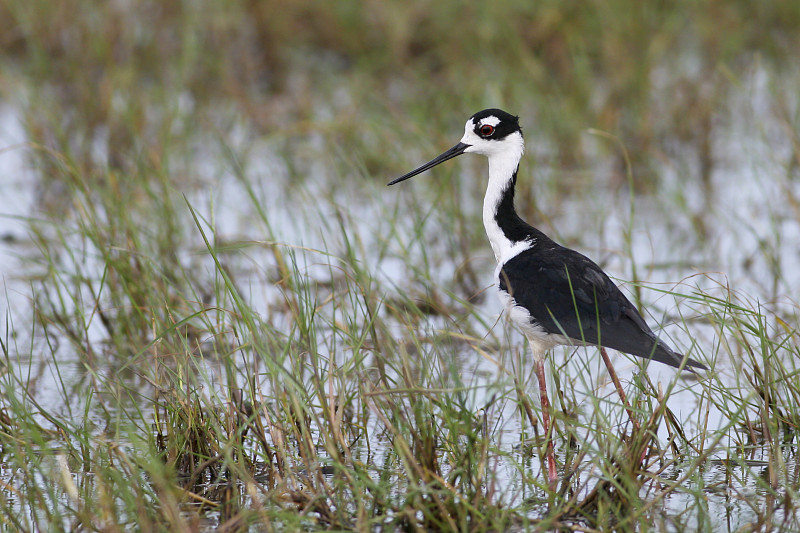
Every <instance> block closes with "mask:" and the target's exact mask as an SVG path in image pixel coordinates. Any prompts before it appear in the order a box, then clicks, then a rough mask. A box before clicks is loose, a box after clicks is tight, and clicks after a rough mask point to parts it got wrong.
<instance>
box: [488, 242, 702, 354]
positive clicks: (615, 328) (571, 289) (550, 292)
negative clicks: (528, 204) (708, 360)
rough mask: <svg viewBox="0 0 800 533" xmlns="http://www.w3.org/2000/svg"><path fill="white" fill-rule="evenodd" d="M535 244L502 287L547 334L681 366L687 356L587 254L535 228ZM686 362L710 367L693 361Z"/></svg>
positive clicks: (506, 270)
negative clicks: (653, 326)
mask: <svg viewBox="0 0 800 533" xmlns="http://www.w3.org/2000/svg"><path fill="white" fill-rule="evenodd" d="M529 228H530V231H531V236H532V237H534V239H535V244H534V245H533V247H532V248H530V249H529V250H526V251H524V252H522V253H520V254H519V255H517V256H516V257H514V258H512V259H511V260H509V261H508V262H507V263H506V264H505V265H504V267H503V268H502V270H501V272H500V280H499V282H500V289H501V290H503V291H506V292H508V293H509V294H510V295H511V296H512V297H513V298H514V300H515V301H516V303H517V304H518V305H521V306H523V307H525V308H526V309H528V311H529V312H530V314H531V317H532V318H533V320H535V321H536V323H537V324H539V325H540V326H541V327H542V328H544V329H545V331H547V332H548V333H553V334H559V335H564V336H566V337H569V338H570V339H572V340H573V341H575V342H576V344H584V343H586V344H594V345H600V346H605V347H607V348H613V349H614V350H619V351H621V352H625V353H629V354H632V355H636V356H639V357H643V358H645V359H653V360H655V361H659V362H661V363H665V364H667V365H670V366H673V367H678V366H680V364H681V361H682V360H683V356H681V355H679V354H677V353H675V352H674V351H672V349H670V348H669V347H668V346H667V345H666V344H664V343H663V342H662V341H660V340H659V339H658V338H657V337H656V336H655V334H654V333H653V332H652V331H651V330H650V328H649V327H648V326H647V324H646V323H645V321H644V319H643V318H642V317H641V315H640V314H639V312H638V311H637V310H636V308H635V307H634V306H633V304H632V303H631V302H630V301H629V300H628V299H627V298H626V297H625V295H624V294H622V292H621V291H620V290H619V288H617V286H616V285H615V284H614V282H612V281H611V279H609V277H608V276H607V275H606V274H605V272H603V271H602V269H601V268H600V267H599V266H597V265H596V264H595V263H594V262H593V261H592V260H591V259H589V258H588V257H586V256H584V255H582V254H580V253H578V252H576V251H574V250H570V249H569V248H565V247H563V246H560V245H559V244H556V243H555V242H553V241H552V240H551V239H550V238H548V237H547V236H546V235H544V234H543V233H541V232H540V231H538V230H536V229H535V228H532V227H530V226H529ZM686 365H687V366H690V367H696V368H705V366H703V365H702V364H700V363H698V362H697V361H694V360H692V359H688V360H687V362H686Z"/></svg>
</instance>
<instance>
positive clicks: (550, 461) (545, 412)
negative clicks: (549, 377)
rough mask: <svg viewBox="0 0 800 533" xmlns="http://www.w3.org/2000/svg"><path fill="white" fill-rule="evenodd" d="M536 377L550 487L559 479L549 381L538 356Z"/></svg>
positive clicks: (542, 362)
mask: <svg viewBox="0 0 800 533" xmlns="http://www.w3.org/2000/svg"><path fill="white" fill-rule="evenodd" d="M535 365H536V378H537V379H538V380H539V396H540V398H541V404H542V425H543V426H544V438H545V442H546V446H547V449H546V451H545V460H546V461H547V480H548V481H549V483H550V487H555V485H556V482H557V481H558V475H557V474H556V459H555V452H554V451H553V439H552V435H551V434H550V433H551V432H550V400H549V399H548V398H547V382H546V381H545V376H544V359H543V358H541V357H536V363H535Z"/></svg>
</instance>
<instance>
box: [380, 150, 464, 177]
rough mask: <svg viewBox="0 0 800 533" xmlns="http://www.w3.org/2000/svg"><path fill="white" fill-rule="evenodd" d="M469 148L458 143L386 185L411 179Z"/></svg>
mask: <svg viewBox="0 0 800 533" xmlns="http://www.w3.org/2000/svg"><path fill="white" fill-rule="evenodd" d="M469 147H470V145H468V144H464V143H458V144H457V145H455V146H453V147H452V148H450V149H449V150H448V151H446V152H445V153H443V154H442V155H440V156H438V157H435V158H433V159H431V160H430V161H428V162H427V163H425V164H424V165H422V166H421V167H419V168H418V169H416V170H412V171H411V172H409V173H408V174H405V175H403V176H400V177H399V178H397V179H395V180H392V181H390V182H389V183H388V185H394V184H395V183H400V182H401V181H405V180H407V179H408V178H413V177H414V176H416V175H417V174H421V173H422V172H425V171H426V170H428V169H429V168H433V167H435V166H436V165H438V164H439V163H444V162H445V161H447V160H448V159H453V158H454V157H457V156H459V155H461V154H463V153H464V150H466V149H467V148H469Z"/></svg>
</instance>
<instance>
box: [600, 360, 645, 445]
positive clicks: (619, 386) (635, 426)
mask: <svg viewBox="0 0 800 533" xmlns="http://www.w3.org/2000/svg"><path fill="white" fill-rule="evenodd" d="M600 355H601V356H603V362H604V363H605V364H606V368H607V369H608V375H609V376H611V381H613V382H614V387H615V388H616V389H617V394H619V399H620V400H622V405H623V406H624V407H625V411H627V412H628V418H630V419H631V423H632V424H633V429H635V430H636V431H638V430H639V421H638V420H636V418H635V417H634V416H633V411H632V410H631V407H630V405H628V397H627V396H625V391H624V390H622V383H620V382H619V378H618V377H617V373H616V372H615V371H614V367H613V366H611V359H610V358H609V357H608V354H607V353H606V349H605V348H603V347H602V346H601V347H600Z"/></svg>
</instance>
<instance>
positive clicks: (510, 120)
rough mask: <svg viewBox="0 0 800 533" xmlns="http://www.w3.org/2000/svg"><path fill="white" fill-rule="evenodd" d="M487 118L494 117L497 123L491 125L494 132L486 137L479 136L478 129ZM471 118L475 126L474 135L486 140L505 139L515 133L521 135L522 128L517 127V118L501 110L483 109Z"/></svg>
mask: <svg viewBox="0 0 800 533" xmlns="http://www.w3.org/2000/svg"><path fill="white" fill-rule="evenodd" d="M489 117H496V118H497V119H498V120H499V122H498V123H497V124H492V126H494V132H493V133H492V134H491V135H490V136H488V137H486V136H485V135H481V132H480V130H479V128H480V125H481V121H482V120H483V119H486V118H489ZM471 118H472V122H473V124H475V133H476V134H477V135H481V136H482V137H485V138H487V139H498V140H499V139H505V138H506V137H507V136H508V135H510V134H512V133H514V132H515V131H518V132H520V133H522V128H521V127H520V126H519V117H518V116H516V115H512V114H511V113H506V112H505V111H503V110H502V109H496V108H490V109H484V110H483V111H478V112H477V113H475V114H474V115H472V117H471Z"/></svg>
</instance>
